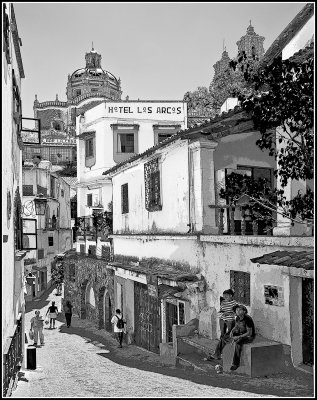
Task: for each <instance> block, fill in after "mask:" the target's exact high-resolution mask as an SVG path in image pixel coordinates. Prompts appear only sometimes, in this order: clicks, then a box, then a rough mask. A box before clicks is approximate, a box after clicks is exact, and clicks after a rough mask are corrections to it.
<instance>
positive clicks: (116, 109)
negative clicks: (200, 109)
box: [105, 102, 187, 123]
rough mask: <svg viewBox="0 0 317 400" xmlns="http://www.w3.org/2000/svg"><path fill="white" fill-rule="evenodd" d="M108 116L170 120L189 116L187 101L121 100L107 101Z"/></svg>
mask: <svg viewBox="0 0 317 400" xmlns="http://www.w3.org/2000/svg"><path fill="white" fill-rule="evenodd" d="M105 107H106V117H108V118H111V117H113V118H124V119H126V118H131V119H147V120H149V119H151V118H153V120H170V121H177V122H184V123H185V119H186V117H187V103H185V102H135V103H134V102H120V103H115V102H111V103H106V104H105Z"/></svg>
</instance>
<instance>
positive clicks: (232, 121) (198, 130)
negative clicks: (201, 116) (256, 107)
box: [102, 106, 254, 175]
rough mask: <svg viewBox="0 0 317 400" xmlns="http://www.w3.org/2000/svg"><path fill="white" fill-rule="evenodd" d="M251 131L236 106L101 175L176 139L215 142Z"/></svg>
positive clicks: (248, 118) (251, 125) (248, 123)
mask: <svg viewBox="0 0 317 400" xmlns="http://www.w3.org/2000/svg"><path fill="white" fill-rule="evenodd" d="M252 129H254V128H253V121H252V119H251V117H250V116H249V115H248V114H247V113H246V112H245V111H242V108H241V107H239V106H236V107H234V109H233V110H229V111H228V112H223V113H222V114H220V115H217V116H215V117H214V118H213V119H210V120H206V122H205V123H203V124H196V125H195V126H192V127H190V128H188V129H185V130H182V131H179V132H177V133H176V134H174V135H172V136H171V137H169V138H167V139H165V140H164V141H162V142H161V143H158V144H157V145H155V146H153V147H150V148H149V149H147V150H146V151H144V152H143V153H141V154H137V155H135V156H132V157H130V158H129V159H128V160H126V161H123V162H121V163H119V164H117V165H115V166H114V167H112V168H110V169H108V170H106V171H104V172H103V173H102V174H103V175H109V174H111V173H113V172H115V171H117V170H119V169H120V168H121V167H123V166H125V165H127V164H130V163H132V162H133V161H135V160H138V159H141V158H143V157H146V156H149V155H151V154H153V153H155V151H156V150H158V149H160V148H162V147H164V146H167V145H169V144H170V143H172V142H175V141H176V140H178V139H194V138H198V137H201V135H203V136H208V139H209V140H216V139H218V138H220V137H224V136H228V135H231V134H237V133H242V132H247V131H250V130H252Z"/></svg>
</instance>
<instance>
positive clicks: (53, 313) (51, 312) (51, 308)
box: [45, 301, 58, 329]
mask: <svg viewBox="0 0 317 400" xmlns="http://www.w3.org/2000/svg"><path fill="white" fill-rule="evenodd" d="M47 314H49V318H50V328H52V325H53V329H55V320H56V318H57V315H58V308H57V307H56V305H55V301H52V305H51V306H49V307H48V309H47V312H46V314H45V316H46V315H47Z"/></svg>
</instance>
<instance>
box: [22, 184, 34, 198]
mask: <svg viewBox="0 0 317 400" xmlns="http://www.w3.org/2000/svg"><path fill="white" fill-rule="evenodd" d="M23 196H33V185H23Z"/></svg>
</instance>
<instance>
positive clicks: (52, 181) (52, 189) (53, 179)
mask: <svg viewBox="0 0 317 400" xmlns="http://www.w3.org/2000/svg"><path fill="white" fill-rule="evenodd" d="M55 185H56V179H55V178H53V177H52V176H51V197H54V198H55V197H56V192H55V188H56V187H55Z"/></svg>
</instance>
